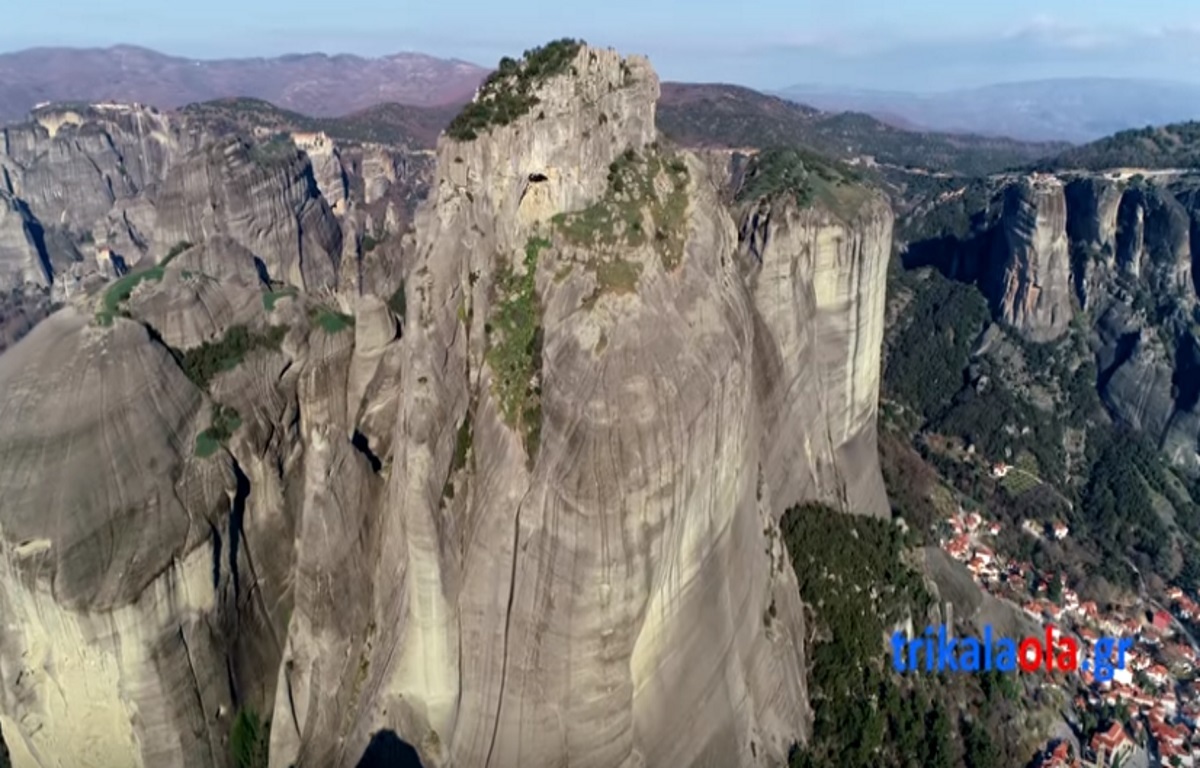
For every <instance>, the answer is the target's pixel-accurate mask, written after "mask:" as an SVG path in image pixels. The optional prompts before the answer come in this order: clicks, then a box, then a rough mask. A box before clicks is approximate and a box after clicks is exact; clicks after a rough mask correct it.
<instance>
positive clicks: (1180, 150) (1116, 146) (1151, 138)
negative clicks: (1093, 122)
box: [1038, 122, 1200, 171]
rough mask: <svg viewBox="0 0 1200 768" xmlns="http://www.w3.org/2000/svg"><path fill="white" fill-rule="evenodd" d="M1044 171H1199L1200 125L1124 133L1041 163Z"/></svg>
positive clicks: (1040, 166)
mask: <svg viewBox="0 0 1200 768" xmlns="http://www.w3.org/2000/svg"><path fill="white" fill-rule="evenodd" d="M1038 168H1040V169H1043V170H1060V169H1063V170H1076V169H1081V170H1090V171H1104V170H1108V169H1110V168H1147V169H1157V168H1200V122H1190V123H1175V124H1174V125H1163V126H1158V127H1146V128H1137V129H1134V130H1129V131H1121V132H1120V133H1116V134H1113V135H1112V136H1108V137H1106V138H1103V139H1100V140H1099V141H1094V142H1092V143H1091V144H1085V145H1083V146H1081V147H1074V148H1072V149H1069V150H1067V151H1065V152H1063V153H1061V154H1059V155H1057V156H1055V157H1053V158H1050V159H1048V160H1045V161H1043V162H1041V163H1039V164H1038Z"/></svg>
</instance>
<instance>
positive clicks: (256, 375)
mask: <svg viewBox="0 0 1200 768" xmlns="http://www.w3.org/2000/svg"><path fill="white" fill-rule="evenodd" d="M548 50H549V53H547V52H546V51H543V52H540V53H539V52H535V54H534V58H537V57H539V56H547V57H548V58H547V59H537V60H538V61H539V62H540V64H539V65H538V66H537V67H532V66H531V61H532V59H531V60H530V61H524V62H520V63H514V64H510V65H505V66H507V67H509V68H508V69H507V70H506V72H505V73H502V75H501V79H500V80H498V81H496V82H494V83H492V85H490V86H485V89H484V92H483V93H482V94H481V96H480V97H479V101H480V104H481V105H486V103H487V102H488V100H489V99H490V98H493V97H495V96H496V93H497V92H496V91H490V92H489V91H488V88H499V89H502V90H501V91H500V92H501V93H505V92H507V93H509V95H510V96H511V95H512V93H513V91H511V90H510V91H504V90H503V89H515V92H516V93H517V94H518V95H522V96H523V97H533V100H532V101H528V100H527V106H526V108H525V111H524V112H521V113H519V114H515V115H510V119H507V120H505V121H503V124H500V123H493V124H490V125H487V126H486V127H481V126H479V125H476V126H475V131H474V132H475V136H474V137H473V138H471V139H469V140H466V139H462V140H459V139H454V138H450V137H443V138H442V139H441V141H440V142H439V146H438V151H437V158H436V159H437V171H436V176H435V178H434V183H433V186H432V190H431V194H430V197H429V199H428V200H427V201H426V202H425V203H424V204H422V206H421V207H420V209H419V210H418V212H417V215H416V221H415V224H416V229H415V233H414V235H413V236H412V237H411V238H409V239H406V240H405V243H406V245H405V247H404V248H403V250H402V252H401V253H400V257H399V262H398V264H394V265H388V264H386V263H385V261H384V260H385V259H387V258H393V259H394V258H395V256H396V253H395V251H390V250H388V249H386V248H383V249H377V250H376V251H375V252H374V256H375V258H376V261H374V262H371V263H370V264H368V260H365V259H364V262H363V265H364V266H363V267H362V268H361V269H359V270H358V276H357V277H356V279H355V280H354V281H350V282H353V283H354V284H353V285H348V284H347V283H348V281H346V280H343V279H339V278H338V276H339V275H341V274H343V273H344V272H345V265H344V264H343V263H339V262H338V260H337V259H336V258H335V257H333V256H332V253H333V251H334V250H335V249H334V248H333V244H334V243H335V242H336V243H338V244H339V247H340V246H341V241H340V240H339V239H338V238H340V237H342V236H343V231H342V230H337V231H336V234H335V231H334V230H326V229H325V228H324V225H323V222H324V221H326V217H325V211H328V210H329V207H328V204H327V201H326V200H325V198H324V197H323V196H322V194H321V190H322V189H324V188H325V186H326V182H325V181H321V182H320V183H318V182H317V180H316V177H315V176H314V175H313V172H312V170H311V165H309V164H308V162H307V160H305V159H304V158H303V156H301V155H291V154H288V155H287V157H285V158H284V159H282V160H280V161H279V162H277V163H275V162H270V163H268V165H269V168H261V167H259V165H258V164H256V163H255V162H254V157H255V156H254V154H253V153H254V152H255V149H254V147H247V146H245V145H242V144H238V143H226V144H209V145H207V146H206V148H205V149H204V150H203V151H202V152H192V153H189V154H188V155H187V157H186V158H185V159H184V160H183V161H181V163H180V164H178V165H175V166H173V167H172V168H170V169H168V170H167V171H166V173H165V174H164V176H163V178H162V182H161V192H160V193H159V194H158V195H157V196H156V198H155V199H154V208H155V212H154V220H155V222H156V223H155V232H156V235H155V236H156V237H157V238H159V239H160V240H172V239H178V240H186V241H188V242H191V243H193V245H192V246H191V247H190V248H184V249H183V250H182V252H180V253H179V254H177V255H175V256H174V257H173V258H172V259H171V260H170V261H169V263H166V264H165V265H162V266H161V267H160V268H159V271H158V272H156V273H154V275H153V277H152V279H150V278H148V279H145V280H142V281H141V282H140V283H139V284H138V285H137V286H136V287H135V288H134V289H133V290H132V291H131V293H130V295H129V296H128V297H127V298H124V299H120V300H117V299H113V300H112V301H109V302H108V304H105V303H104V302H100V303H99V304H97V305H96V306H95V307H92V308H90V313H89V312H84V311H81V310H78V309H74V308H70V309H67V310H64V311H63V312H60V313H58V314H56V315H54V316H53V317H52V318H50V319H49V320H47V321H44V322H43V323H42V324H41V325H40V326H39V327H38V328H36V329H35V330H34V331H33V333H31V334H30V335H29V336H28V337H26V338H25V339H24V340H23V341H21V342H20V343H19V344H18V345H17V346H16V347H14V348H13V349H11V350H10V351H8V352H6V353H5V354H4V355H3V356H0V385H2V386H0V392H2V393H4V394H3V399H2V400H0V415H3V416H4V418H0V465H2V467H3V468H2V469H0V492H2V493H0V498H3V499H4V501H3V503H2V504H0V546H2V547H3V549H2V555H0V600H3V601H4V605H3V607H4V609H5V610H4V611H3V613H2V614H0V615H3V616H6V617H8V616H17V617H19V620H18V621H17V623H16V624H12V623H11V622H10V623H9V627H8V631H7V632H6V633H5V634H4V635H3V637H4V640H3V644H0V678H2V679H3V680H4V681H5V682H6V683H7V681H9V680H10V679H13V680H15V679H18V678H19V679H21V680H22V681H24V680H29V681H30V682H29V683H28V685H26V683H25V682H22V683H21V686H19V687H17V688H15V689H10V688H9V687H8V686H6V692H5V694H4V695H3V697H0V728H3V731H4V734H5V738H6V740H7V741H8V743H9V745H10V748H11V749H12V752H13V756H14V761H15V764H16V765H40V766H48V765H62V766H66V765H73V766H87V765H96V766H101V765H141V766H151V765H153V766H173V765H187V766H192V765H195V766H226V765H231V764H232V763H231V757H230V752H229V748H228V737H229V734H230V730H231V728H232V725H233V721H234V719H235V714H236V713H237V712H239V711H240V712H242V713H245V712H247V711H250V710H253V711H256V712H257V713H259V714H260V715H261V716H262V717H263V718H264V719H269V720H270V722H271V728H270V737H269V742H270V754H271V765H272V766H280V767H282V766H293V765H294V766H297V767H298V768H299V767H300V766H314V767H316V766H322V767H324V766H353V765H357V764H358V763H359V760H360V759H361V758H362V757H363V755H364V753H365V752H367V751H368V750H369V749H371V748H372V745H373V744H377V743H378V742H379V740H380V739H381V738H385V737H398V738H400V739H403V740H404V741H405V742H407V743H408V744H410V745H412V747H413V748H414V749H415V750H416V751H417V752H418V753H419V755H420V757H421V759H422V761H423V762H424V764H425V765H426V766H447V767H448V766H509V765H527V766H552V765H562V764H564V763H566V762H570V764H572V765H580V766H597V767H601V766H604V767H607V766H630V767H632V766H657V765H681V766H701V765H722V766H753V765H764V766H765V765H774V764H778V763H780V762H781V761H784V760H785V759H786V756H787V752H788V749H789V748H790V746H791V745H792V744H793V743H794V742H795V741H796V740H797V739H803V738H804V736H805V734H806V731H807V727H808V725H807V724H808V720H809V716H810V710H809V702H808V699H807V694H806V684H805V642H806V635H805V631H804V630H805V626H804V613H803V607H802V605H801V604H800V601H799V595H798V590H797V586H796V584H795V579H794V576H793V574H792V570H791V568H790V567H789V565H788V563H787V555H786V551H785V550H784V548H783V545H782V543H781V541H780V538H779V535H778V529H777V521H778V519H779V516H780V515H781V514H782V512H783V511H784V510H785V509H786V508H787V507H789V506H791V505H793V504H797V503H801V502H804V501H810V500H813V501H816V500H819V501H823V502H826V503H829V504H832V505H834V506H836V507H839V508H842V509H844V510H847V511H852V512H859V513H865V514H885V513H886V511H887V502H886V499H885V497H884V494H883V486H882V480H881V477H880V473H879V467H878V458H877V454H876V449H875V420H876V408H877V399H878V386H879V374H880V371H879V368H880V360H879V355H880V345H881V341H882V333H883V313H884V287H885V272H886V265H887V257H888V253H889V251H890V240H891V234H892V215H891V211H890V209H889V208H888V206H887V204H886V202H885V201H884V200H883V198H882V197H881V196H880V195H878V194H877V193H875V192H872V191H871V190H869V189H866V188H864V187H861V186H858V185H854V184H847V185H842V184H841V182H839V185H838V186H837V187H836V189H835V190H834V191H833V192H832V193H831V194H832V197H829V198H823V197H818V198H817V199H816V200H815V201H814V200H811V199H809V198H807V197H805V196H803V195H800V194H798V193H796V191H795V190H775V191H769V192H764V193H762V194H758V193H756V194H754V195H753V196H744V197H742V198H740V199H739V202H738V203H737V204H735V205H733V206H730V205H728V204H727V203H726V202H723V201H724V200H725V199H726V190H725V189H724V185H725V183H726V179H725V178H724V175H723V174H722V173H720V172H719V169H717V168H716V167H715V166H714V164H712V163H710V162H708V161H706V160H704V159H702V158H700V157H697V156H694V155H692V154H690V153H686V152H682V151H679V150H676V149H674V148H672V147H670V146H668V144H667V143H666V142H665V141H664V140H663V138H662V137H660V136H659V135H658V134H657V132H656V130H655V127H654V113H655V102H656V99H657V97H658V95H659V83H658V79H657V76H656V75H655V73H654V72H653V70H652V69H651V67H650V66H649V64H648V62H647V61H646V60H645V59H642V58H640V57H636V56H631V57H628V58H622V57H621V56H620V55H618V54H617V53H616V52H613V51H607V50H598V49H593V48H588V47H575V46H574V45H566V44H562V43H560V44H554V46H553V47H551V48H550V49H548ZM556 57H557V58H556ZM502 69H504V67H502ZM507 103H511V102H507ZM371 162H372V163H373V164H374V167H375V168H376V171H373V172H372V177H373V178H375V179H377V180H380V181H377V182H372V183H373V184H375V185H376V189H377V191H378V190H383V188H384V187H385V186H386V184H385V183H384V182H386V181H387V179H388V176H389V173H393V174H394V172H395V171H396V168H395V166H390V168H391V170H390V171H389V170H388V168H389V166H387V165H386V164H385V163H383V162H382V161H381V160H379V159H378V158H376V159H375V160H372V161H371ZM231 179H245V180H246V181H245V183H242V182H236V183H235V182H233V181H230V180H231ZM234 189H236V190H242V191H240V192H233V191H231V190H234ZM250 190H252V192H251V191H250ZM378 193H379V194H383V191H378ZM351 194H352V195H353V191H352V193H351ZM372 194H375V193H372ZM239 195H244V196H241V197H239ZM196 200H201V201H204V205H200V206H196V207H194V208H189V207H188V205H185V203H184V202H183V201H188V202H194V201H196ZM172 201H180V202H172ZM222 208H232V209H233V211H231V212H229V213H226V214H222V213H220V210H221V209H222ZM214 210H215V211H216V212H214ZM314 211H315V213H314ZM259 215H263V216H267V217H269V218H270V219H271V220H272V221H280V222H282V221H285V220H290V221H292V222H294V228H293V229H287V228H274V229H273V231H275V232H276V233H277V234H278V236H261V234H260V233H261V231H262V229H263V228H262V227H261V226H260V225H259V224H260V222H261V220H260V219H258V218H256V217H257V216H259ZM206 217H207V218H206ZM289 217H290V219H289ZM280 226H281V227H282V226H283V225H280ZM289 226H291V225H289ZM279 233H286V234H287V236H288V237H289V238H291V239H292V241H293V245H292V249H285V248H284V246H283V245H282V240H283V234H279ZM306 233H308V234H306ZM306 237H309V238H313V240H312V241H311V242H310V241H308V240H305V238H306ZM295 241H299V242H300V245H299V246H298V247H297V246H296V245H295ZM264 272H265V274H264ZM118 298H119V297H118ZM91 313H94V314H95V316H93V314H91ZM125 315H127V317H126V316H125ZM155 382H157V384H155ZM55 404H58V407H56V405H55ZM63 404H68V405H63ZM76 404H78V410H77V409H76ZM10 412H11V413H12V414H14V417H13V418H9V417H8V414H9V413H10ZM118 529H132V530H136V531H137V532H138V533H137V535H131V536H128V537H123V536H118V535H117V531H118ZM6 620H7V619H6ZM84 670H91V671H93V672H95V673H96V674H95V675H93V676H91V677H86V676H85V675H84ZM97 675H98V676H97ZM84 680H89V681H91V682H89V683H88V684H87V687H86V688H81V686H83V685H84V683H83V681H84ZM56 690H63V691H68V692H71V691H76V690H78V691H79V694H78V695H79V696H80V697H81V698H79V699H78V700H79V701H85V702H88V703H87V704H86V705H81V707H82V708H81V709H71V708H68V707H67V706H66V705H65V704H64V703H63V700H62V699H60V698H59V697H58V696H57V694H54V693H51V692H52V691H56ZM67 700H68V701H70V700H72V699H71V698H70V697H69V696H68V697H67ZM80 711H82V712H86V713H87V714H86V716H80V715H79V714H78V712H80ZM80 756H83V757H80Z"/></svg>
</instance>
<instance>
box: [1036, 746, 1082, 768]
mask: <svg viewBox="0 0 1200 768" xmlns="http://www.w3.org/2000/svg"><path fill="white" fill-rule="evenodd" d="M1052 744H1053V745H1054V746H1053V747H1051V746H1050V745H1049V744H1048V745H1047V746H1046V749H1045V750H1044V751H1043V752H1042V754H1041V757H1040V759H1039V761H1038V763H1037V765H1038V768H1075V766H1077V765H1079V762H1078V761H1077V760H1075V758H1074V756H1073V755H1072V754H1071V745H1070V744H1069V743H1068V742H1066V741H1061V740H1060V741H1058V742H1052Z"/></svg>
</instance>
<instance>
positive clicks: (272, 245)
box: [155, 140, 342, 290]
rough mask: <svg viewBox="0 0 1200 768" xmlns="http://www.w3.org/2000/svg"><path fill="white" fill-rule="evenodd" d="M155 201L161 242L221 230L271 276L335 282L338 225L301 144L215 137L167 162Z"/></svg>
mask: <svg viewBox="0 0 1200 768" xmlns="http://www.w3.org/2000/svg"><path fill="white" fill-rule="evenodd" d="M289 146H290V145H289ZM155 208H156V213H157V216H156V220H155V232H156V233H157V236H158V239H159V242H160V243H176V242H189V243H195V242H200V241H202V240H204V239H205V238H206V237H209V236H212V235H213V234H222V235H227V236H229V237H231V238H232V239H233V240H236V241H237V242H239V243H240V244H241V245H243V246H244V247H246V248H247V249H249V250H250V251H251V252H252V253H254V254H255V256H256V257H257V258H259V259H260V260H261V261H262V262H263V264H264V265H265V267H266V271H267V274H268V275H269V276H270V277H271V278H272V279H275V280H280V281H283V282H286V283H290V284H291V285H295V286H298V287H302V288H305V289H307V290H316V289H320V288H329V287H333V286H335V285H336V283H337V274H338V262H339V260H340V258H341V249H342V241H341V237H342V232H341V228H340V226H339V225H338V222H337V220H336V219H335V218H334V216H333V212H332V211H331V210H330V209H329V205H328V204H327V203H326V202H325V199H324V198H322V197H321V194H320V192H319V191H318V188H317V183H316V179H315V178H314V177H313V171H312V163H311V162H310V161H309V160H308V158H307V156H306V155H304V154H303V153H301V152H298V151H295V150H291V149H277V148H264V147H258V146H255V145H252V144H249V143H246V142H244V141H241V140H233V141H226V142H217V143H214V144H212V145H210V146H208V147H207V148H206V149H205V150H204V151H203V152H199V153H196V154H193V155H192V156H190V157H188V159H187V160H186V161H184V162H183V163H181V164H179V165H176V166H174V167H172V168H171V170H170V172H169V173H168V174H167V179H166V181H165V182H164V183H163V189H162V193H161V194H160V195H159V196H158V200H157V201H156V205H155Z"/></svg>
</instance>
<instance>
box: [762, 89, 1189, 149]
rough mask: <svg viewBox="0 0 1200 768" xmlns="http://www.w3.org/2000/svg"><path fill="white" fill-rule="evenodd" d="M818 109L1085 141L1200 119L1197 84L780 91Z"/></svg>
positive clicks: (932, 126) (931, 126) (930, 126)
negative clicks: (934, 90) (929, 90)
mask: <svg viewBox="0 0 1200 768" xmlns="http://www.w3.org/2000/svg"><path fill="white" fill-rule="evenodd" d="M779 95H781V96H784V97H785V98H788V99H791V100H793V101H797V102H801V103H804V104H809V105H811V106H814V107H816V108H818V109H824V110H832V111H841V110H852V111H856V112H866V113H867V114H870V115H873V116H875V117H877V118H879V119H881V120H884V121H885V122H890V123H892V124H893V125H897V126H898V127H901V128H908V129H912V128H924V129H926V130H934V131H949V132H964V133H977V134H986V135H991V136H1010V137H1012V138H1016V139H1023V140H1027V141H1069V142H1075V143H1078V142H1085V141H1092V140H1093V139H1098V138H1100V137H1102V136H1107V135H1109V134H1113V133H1116V132H1118V131H1123V130H1126V129H1130V128H1144V127H1146V126H1148V125H1162V124H1164V123H1176V122H1182V121H1186V120H1194V119H1197V118H1200V85H1194V84H1190V83H1181V82H1171V81H1158V80H1125V79H1112V78H1076V79H1059V80H1038V81H1030V82H1021V83H1003V84H998V85H989V86H984V87H980V88H971V89H966V90H958V91H945V92H940V93H928V94H918V93H904V92H896V91H872V90H853V89H845V88H831V87H825V86H818V85H795V86H792V87H790V88H786V89H784V90H782V91H780V92H779Z"/></svg>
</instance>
